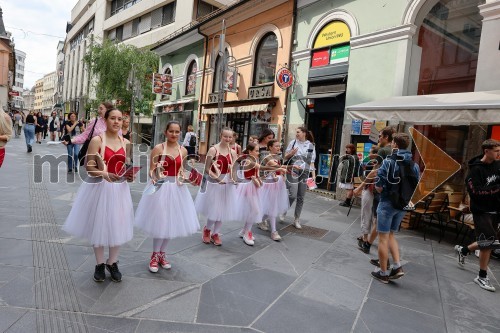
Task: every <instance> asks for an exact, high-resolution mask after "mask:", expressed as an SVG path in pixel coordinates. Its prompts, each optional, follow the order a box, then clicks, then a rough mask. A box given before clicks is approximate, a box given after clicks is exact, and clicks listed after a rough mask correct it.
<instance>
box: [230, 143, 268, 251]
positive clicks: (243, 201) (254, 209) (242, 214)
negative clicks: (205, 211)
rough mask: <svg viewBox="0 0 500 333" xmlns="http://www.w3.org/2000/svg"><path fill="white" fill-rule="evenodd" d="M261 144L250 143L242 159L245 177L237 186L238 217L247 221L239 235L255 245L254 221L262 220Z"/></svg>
mask: <svg viewBox="0 0 500 333" xmlns="http://www.w3.org/2000/svg"><path fill="white" fill-rule="evenodd" d="M258 159H259V146H258V145H256V144H255V143H249V144H248V145H247V147H246V148H245V150H244V151H243V155H242V158H241V159H238V160H239V161H241V163H240V165H241V170H242V171H243V177H242V178H241V181H240V182H239V183H238V187H237V188H236V205H237V209H236V211H237V212H238V216H237V219H238V220H240V221H243V222H244V223H245V225H244V227H243V229H242V230H241V231H240V233H239V236H240V237H241V238H243V241H244V242H245V244H247V245H250V246H253V245H254V244H255V238H254V237H253V234H252V226H253V224H254V223H257V222H260V221H262V208H261V197H260V187H261V186H262V181H261V180H260V178H259V168H260V165H259V163H258Z"/></svg>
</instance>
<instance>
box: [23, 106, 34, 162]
mask: <svg viewBox="0 0 500 333" xmlns="http://www.w3.org/2000/svg"><path fill="white" fill-rule="evenodd" d="M36 126H37V117H35V116H34V114H33V112H30V113H29V114H28V115H27V116H26V124H25V125H24V139H25V140H26V148H27V151H28V153H31V152H32V151H33V143H34V142H35V128H36Z"/></svg>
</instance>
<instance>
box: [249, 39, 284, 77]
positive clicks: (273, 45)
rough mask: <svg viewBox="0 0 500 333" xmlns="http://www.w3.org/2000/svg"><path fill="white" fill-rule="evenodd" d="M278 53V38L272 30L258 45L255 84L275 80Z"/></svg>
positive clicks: (254, 75)
mask: <svg viewBox="0 0 500 333" xmlns="http://www.w3.org/2000/svg"><path fill="white" fill-rule="evenodd" d="M277 54H278V38H277V37H276V35H275V34H274V33H272V32H270V33H268V34H266V35H265V36H264V37H263V38H262V40H261V41H260V43H259V46H258V47H257V52H256V55H255V68H254V74H253V84H254V85H259V84H266V83H270V82H274V74H275V73H276V59H277Z"/></svg>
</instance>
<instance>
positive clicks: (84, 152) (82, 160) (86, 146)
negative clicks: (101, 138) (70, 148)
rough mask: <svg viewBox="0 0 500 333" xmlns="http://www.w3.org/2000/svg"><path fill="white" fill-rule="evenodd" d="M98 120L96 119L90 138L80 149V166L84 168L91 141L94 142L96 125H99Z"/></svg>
mask: <svg viewBox="0 0 500 333" xmlns="http://www.w3.org/2000/svg"><path fill="white" fill-rule="evenodd" d="M97 120H98V118H97V117H96V118H95V122H94V126H92V130H91V131H90V134H89V136H88V137H87V139H86V140H85V142H84V143H83V145H82V147H81V148H80V152H79V153H78V160H79V161H80V166H83V165H84V164H85V156H86V155H87V150H88V149H89V144H90V140H92V135H93V134H94V129H95V125H96V124H97Z"/></svg>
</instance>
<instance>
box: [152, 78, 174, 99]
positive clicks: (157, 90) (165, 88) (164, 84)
mask: <svg viewBox="0 0 500 333" xmlns="http://www.w3.org/2000/svg"><path fill="white" fill-rule="evenodd" d="M153 94H159V95H172V75H169V74H159V73H153Z"/></svg>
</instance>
